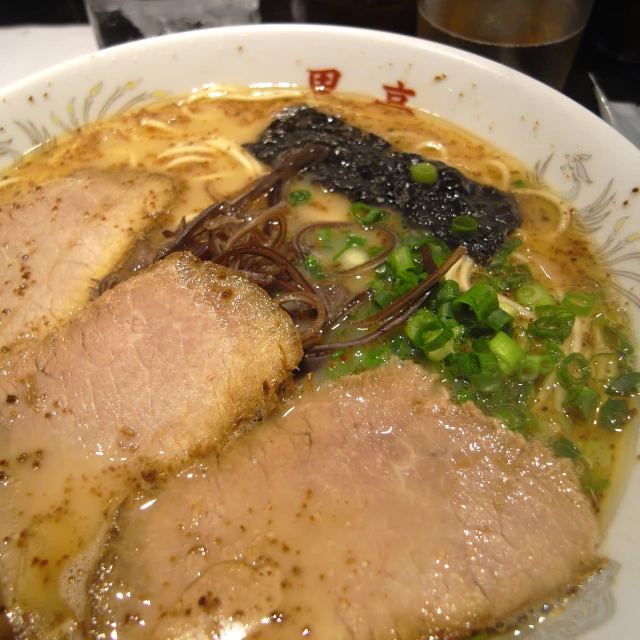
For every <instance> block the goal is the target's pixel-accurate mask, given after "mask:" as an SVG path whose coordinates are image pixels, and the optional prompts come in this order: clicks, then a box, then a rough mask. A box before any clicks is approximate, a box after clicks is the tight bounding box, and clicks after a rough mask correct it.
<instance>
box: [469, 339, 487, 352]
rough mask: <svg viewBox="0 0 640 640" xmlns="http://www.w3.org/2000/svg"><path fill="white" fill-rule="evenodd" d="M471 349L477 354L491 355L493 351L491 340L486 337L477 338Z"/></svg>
mask: <svg viewBox="0 0 640 640" xmlns="http://www.w3.org/2000/svg"><path fill="white" fill-rule="evenodd" d="M471 349H472V350H473V351H475V352H476V353H491V349H489V338H487V337H486V336H482V337H481V338H476V339H475V340H473V341H472V342H471Z"/></svg>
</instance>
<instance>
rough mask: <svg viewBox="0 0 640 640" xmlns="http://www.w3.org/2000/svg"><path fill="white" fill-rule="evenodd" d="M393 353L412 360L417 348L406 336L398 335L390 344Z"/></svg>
mask: <svg viewBox="0 0 640 640" xmlns="http://www.w3.org/2000/svg"><path fill="white" fill-rule="evenodd" d="M389 349H390V350H391V352H392V353H395V354H396V355H397V356H398V358H400V360H410V359H411V358H413V357H414V356H415V355H416V350H415V349H414V348H413V346H412V345H411V342H410V341H409V340H408V339H407V338H406V337H405V336H397V337H395V338H394V339H393V340H392V341H391V344H390V345H389Z"/></svg>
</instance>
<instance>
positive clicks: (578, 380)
mask: <svg viewBox="0 0 640 640" xmlns="http://www.w3.org/2000/svg"><path fill="white" fill-rule="evenodd" d="M590 376H591V367H590V366H589V361H588V360H587V359H586V358H585V357H584V356H583V355H582V354H581V353H570V354H569V355H568V356H567V357H566V358H565V359H564V360H563V361H562V362H561V363H560V364H559V365H558V382H559V383H560V384H561V385H562V386H563V387H564V388H565V389H567V388H569V387H571V386H573V385H575V384H584V383H585V382H586V381H587V380H588V379H589V378H590Z"/></svg>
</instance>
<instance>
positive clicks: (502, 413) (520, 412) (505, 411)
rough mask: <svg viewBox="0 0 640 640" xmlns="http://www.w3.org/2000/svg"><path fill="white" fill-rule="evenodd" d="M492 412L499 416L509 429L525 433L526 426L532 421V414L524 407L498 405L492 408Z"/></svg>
mask: <svg viewBox="0 0 640 640" xmlns="http://www.w3.org/2000/svg"><path fill="white" fill-rule="evenodd" d="M492 414H493V415H494V416H495V417H496V418H499V419H500V421H501V422H502V424H504V426H505V427H507V429H509V431H518V432H520V433H526V431H527V427H529V426H530V425H531V424H532V423H534V419H533V416H532V415H531V413H530V412H529V411H528V410H527V409H525V408H524V407H509V406H500V407H498V408H494V409H493V411H492Z"/></svg>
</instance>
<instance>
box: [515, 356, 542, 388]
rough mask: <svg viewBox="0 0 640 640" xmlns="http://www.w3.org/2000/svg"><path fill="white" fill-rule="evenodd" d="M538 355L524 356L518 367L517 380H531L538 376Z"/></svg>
mask: <svg viewBox="0 0 640 640" xmlns="http://www.w3.org/2000/svg"><path fill="white" fill-rule="evenodd" d="M539 357H540V356H525V358H524V360H523V361H522V362H521V363H520V366H519V367H518V380H520V381H521V382H533V381H534V380H537V379H538V378H539V377H540V369H539V367H538V358H539Z"/></svg>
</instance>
